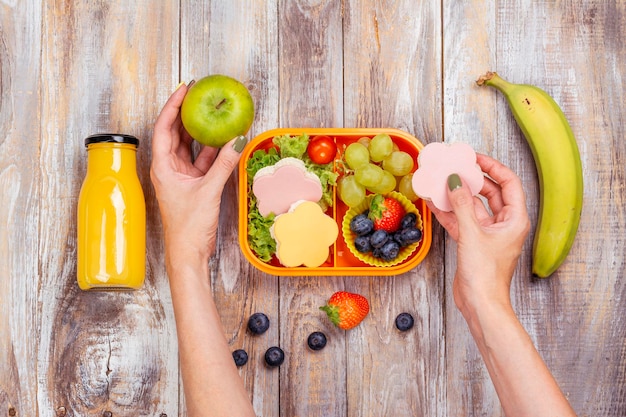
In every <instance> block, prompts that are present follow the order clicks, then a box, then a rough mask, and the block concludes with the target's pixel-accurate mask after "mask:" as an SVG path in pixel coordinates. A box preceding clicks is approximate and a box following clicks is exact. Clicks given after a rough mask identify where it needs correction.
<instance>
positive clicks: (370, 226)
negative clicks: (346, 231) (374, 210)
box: [350, 213, 374, 236]
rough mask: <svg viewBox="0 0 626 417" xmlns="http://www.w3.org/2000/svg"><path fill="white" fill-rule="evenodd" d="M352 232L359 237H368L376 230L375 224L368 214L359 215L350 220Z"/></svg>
mask: <svg viewBox="0 0 626 417" xmlns="http://www.w3.org/2000/svg"><path fill="white" fill-rule="evenodd" d="M350 230H352V231H353V232H354V233H356V234H357V235H359V236H362V235H367V234H369V233H371V232H372V231H373V230H374V222H373V221H372V220H371V219H370V218H369V217H367V214H366V213H361V214H357V215H356V216H354V217H353V218H352V220H350Z"/></svg>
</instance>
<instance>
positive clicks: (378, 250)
mask: <svg viewBox="0 0 626 417" xmlns="http://www.w3.org/2000/svg"><path fill="white" fill-rule="evenodd" d="M381 250H382V248H374V249H372V256H373V257H374V258H382V252H381Z"/></svg>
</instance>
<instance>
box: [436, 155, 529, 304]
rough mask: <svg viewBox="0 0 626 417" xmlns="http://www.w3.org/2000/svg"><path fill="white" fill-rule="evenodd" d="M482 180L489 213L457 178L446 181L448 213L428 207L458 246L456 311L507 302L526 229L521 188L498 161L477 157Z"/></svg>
mask: <svg viewBox="0 0 626 417" xmlns="http://www.w3.org/2000/svg"><path fill="white" fill-rule="evenodd" d="M477 162H478V164H479V165H480V167H481V169H482V170H483V172H484V173H486V174H487V177H485V185H484V186H483V189H482V190H481V192H480V194H481V195H482V196H484V198H485V199H486V201H487V203H488V206H489V209H487V207H486V206H485V204H484V203H483V201H482V200H481V199H480V198H478V197H473V196H472V195H471V193H470V191H469V188H468V187H467V186H466V185H465V184H463V183H462V180H461V179H460V178H459V176H458V175H456V174H453V175H451V176H450V178H448V188H449V191H448V196H449V198H450V203H451V205H452V207H453V211H452V212H443V211H440V210H438V209H437V208H436V207H434V206H433V205H432V204H431V203H429V207H430V209H431V210H432V212H433V214H434V215H435V217H436V218H437V220H438V221H439V223H440V224H441V225H442V226H443V227H444V228H445V229H446V230H447V231H448V233H449V234H450V236H451V237H452V238H453V239H454V240H455V241H456V242H457V244H458V248H457V250H458V253H457V270H456V275H455V279H454V285H453V293H454V301H455V304H456V305H457V307H458V308H459V309H460V310H461V312H464V313H465V310H466V309H468V308H474V307H476V306H480V305H481V304H482V303H485V302H501V303H510V285H511V278H512V276H513V272H514V270H515V266H516V265H517V261H518V259H519V256H520V254H521V251H522V245H523V243H524V240H525V239H526V236H527V235H528V231H529V229H530V220H529V219H528V213H527V210H526V201H525V196H524V190H523V188H522V183H521V181H520V179H519V177H518V176H517V175H515V173H514V172H513V171H511V170H510V169H508V168H507V167H505V166H504V165H502V164H501V163H500V162H498V161H496V160H495V159H493V158H490V157H488V156H485V155H480V154H479V155H477Z"/></svg>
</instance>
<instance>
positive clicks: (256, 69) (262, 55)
mask: <svg viewBox="0 0 626 417" xmlns="http://www.w3.org/2000/svg"><path fill="white" fill-rule="evenodd" d="M277 8H278V6H277V2H276V1H267V2H259V1H253V0H247V1H246V0H240V1H231V2H210V3H208V4H207V3H206V2H193V1H192V2H188V3H183V4H182V10H181V36H182V38H181V57H182V59H181V72H182V74H181V75H182V79H183V80H190V79H192V78H195V79H200V78H202V77H204V76H206V75H209V74H214V73H222V74H226V75H229V76H231V77H234V78H236V79H238V80H240V81H242V82H243V83H244V84H245V85H246V86H247V87H248V89H249V90H250V92H251V94H252V96H253V99H254V102H255V107H256V109H255V113H256V115H255V121H254V124H253V126H252V129H251V131H250V132H249V135H248V136H249V138H252V137H253V136H254V135H256V134H258V133H261V132H263V131H265V130H268V129H271V128H275V127H276V126H277V123H278V108H279V106H278V90H279V87H278V85H279V84H278V81H279V79H278V67H277V66H276V62H277V61H278V48H277V41H278V38H277V37H276V28H277V24H278V22H277V19H278V15H277ZM237 186H238V176H237V173H236V172H235V173H234V174H233V176H232V177H231V179H230V180H229V182H228V183H227V185H226V188H225V191H224V195H223V198H222V206H221V214H220V228H219V236H218V239H219V240H218V250H217V253H216V255H215V257H214V258H213V259H212V261H211V272H212V284H213V293H214V296H215V298H216V303H217V307H218V309H219V311H220V314H221V317H222V323H223V325H224V330H225V332H226V336H227V339H228V340H229V342H230V344H231V346H232V348H233V350H235V349H241V348H243V349H245V350H246V351H247V352H248V355H249V361H248V363H247V364H246V365H245V366H244V367H243V368H242V370H241V374H242V377H243V378H244V381H245V385H246V388H247V389H248V392H249V393H250V395H251V397H252V400H253V405H254V409H255V411H256V413H257V415H258V416H275V415H278V409H279V402H278V401H279V397H280V396H279V390H280V386H279V372H278V370H276V369H270V368H268V367H267V366H265V361H264V354H265V351H266V350H267V348H269V347H270V346H274V345H279V343H280V327H279V326H280V324H281V320H280V317H279V302H278V279H277V278H276V277H273V276H269V275H266V274H263V273H261V272H259V271H257V270H256V269H255V268H254V267H252V266H251V264H250V263H248V262H247V260H246V259H245V258H244V257H243V255H242V253H241V249H240V247H239V241H238V236H239V235H238V233H239V227H238V207H239V195H238V192H237ZM255 312H263V313H265V314H266V315H267V316H268V317H269V318H270V323H271V325H270V329H269V330H268V331H267V332H266V333H264V334H263V335H260V336H254V335H252V334H251V333H250V332H248V331H247V321H248V318H249V317H250V315H251V314H253V313H255Z"/></svg>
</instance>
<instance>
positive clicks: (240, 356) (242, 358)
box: [233, 349, 248, 366]
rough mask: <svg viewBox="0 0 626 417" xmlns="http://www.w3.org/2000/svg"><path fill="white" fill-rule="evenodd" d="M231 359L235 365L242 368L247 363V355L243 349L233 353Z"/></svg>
mask: <svg viewBox="0 0 626 417" xmlns="http://www.w3.org/2000/svg"><path fill="white" fill-rule="evenodd" d="M233 359H234V360H235V365H237V366H244V365H245V364H246V363H248V353H247V352H246V351H245V350H243V349H237V350H235V351H234V352H233Z"/></svg>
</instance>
